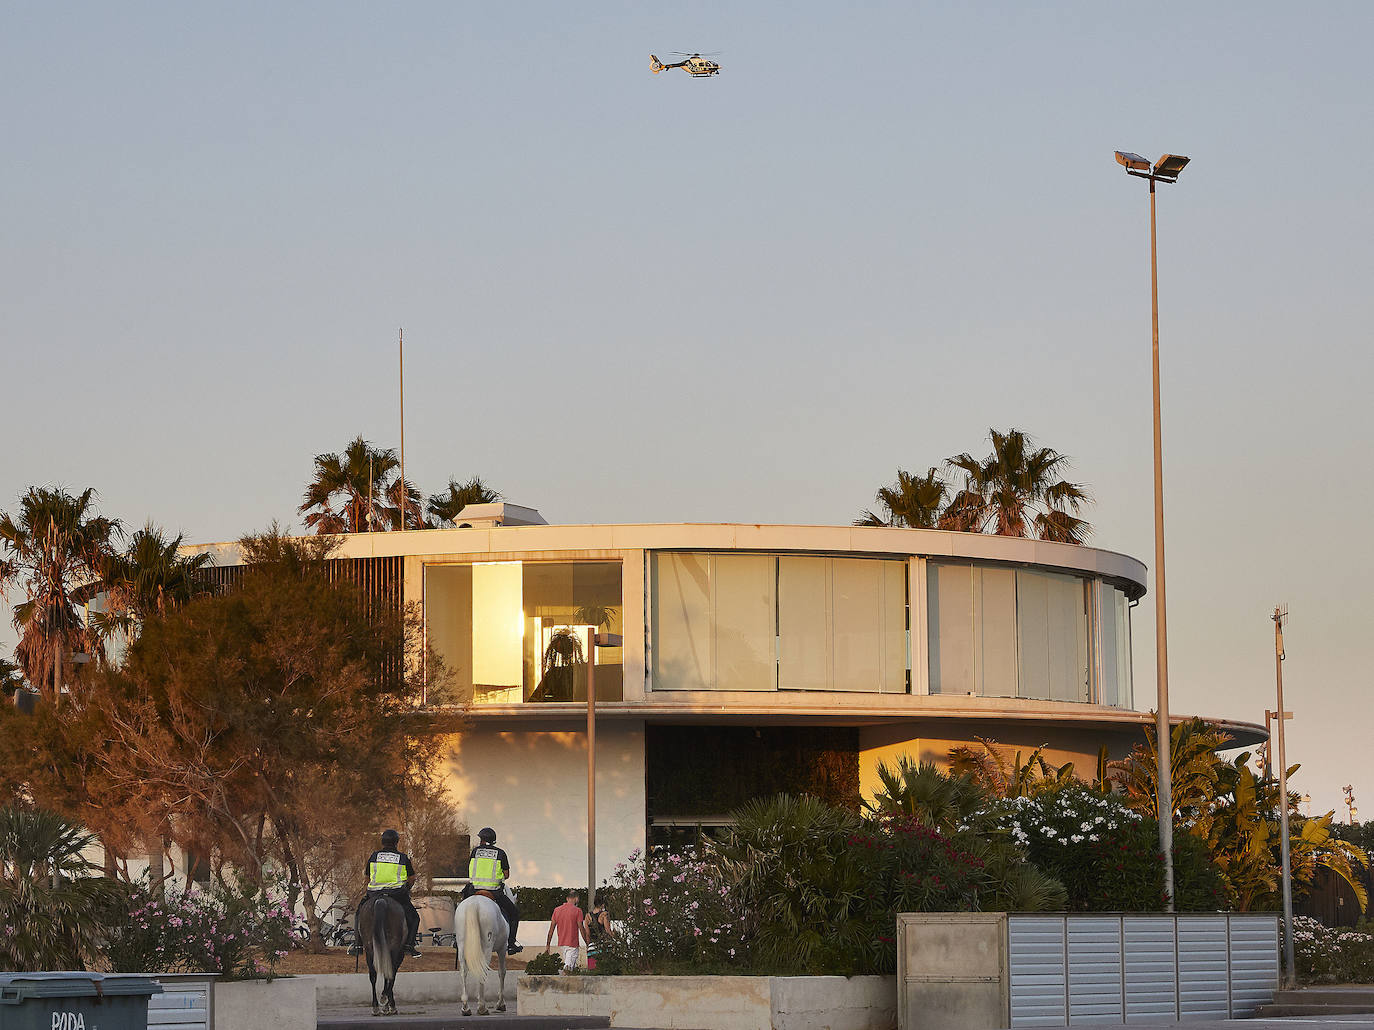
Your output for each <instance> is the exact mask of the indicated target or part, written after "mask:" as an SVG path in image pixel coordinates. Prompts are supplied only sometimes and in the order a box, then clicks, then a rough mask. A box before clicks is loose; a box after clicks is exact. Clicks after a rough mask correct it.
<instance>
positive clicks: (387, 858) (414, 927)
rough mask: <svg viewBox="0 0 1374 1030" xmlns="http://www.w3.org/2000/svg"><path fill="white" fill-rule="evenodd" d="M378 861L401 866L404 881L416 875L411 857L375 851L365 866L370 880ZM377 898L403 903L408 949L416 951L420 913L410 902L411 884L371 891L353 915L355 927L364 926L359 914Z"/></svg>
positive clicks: (403, 854) (394, 852)
mask: <svg viewBox="0 0 1374 1030" xmlns="http://www.w3.org/2000/svg"><path fill="white" fill-rule="evenodd" d="M378 861H381V862H395V863H396V864H397V865H399V866H401V867H402V868H403V869H404V870H405V877H404V880H409V879H410V878H411V877H412V876H414V875H415V867H414V866H412V865H411V864H410V856H409V855H407V854H406V853H405V852H404V851H374V852H372V854H370V855H368V856H367V865H366V866H364V869H365V870H366V871H367V875H368V877H369V879H370V878H371V870H372V863H373V862H378ZM376 897H388V898H394V899H395V900H396V901H399V902H400V903H401V908H403V909H405V913H406V932H407V937H406V948H407V949H409V950H414V948H415V934H416V933H417V932H418V931H419V929H420V913H419V912H417V911H416V910H415V903H414V902H413V901H411V900H410V884H409V883H406V882H402V883H401V885H400V886H398V887H387V888H384V889H382V890H369V891H368V892H367V893H366V894H364V895H363V900H362V901H360V902H358V909H357V911H355V912H354V913H353V925H354V926H361V925H362V924H361V923H360V922H359V921H358V912H360V911H362V907H363V902H365V901H367V899H368V898H376ZM358 943H359V944H360V945H361V944H363V943H364V942H363V941H361V940H360V941H359V942H358Z"/></svg>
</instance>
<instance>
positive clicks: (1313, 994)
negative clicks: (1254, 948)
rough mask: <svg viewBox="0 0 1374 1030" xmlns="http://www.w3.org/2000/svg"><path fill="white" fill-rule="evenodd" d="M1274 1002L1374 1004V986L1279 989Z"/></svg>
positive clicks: (1284, 1003)
mask: <svg viewBox="0 0 1374 1030" xmlns="http://www.w3.org/2000/svg"><path fill="white" fill-rule="evenodd" d="M1274 1003H1275V1004H1281V1005H1327V1004H1330V1005H1374V987H1301V988H1299V989H1297V990H1293V991H1279V992H1278V993H1277V994H1276V995H1274Z"/></svg>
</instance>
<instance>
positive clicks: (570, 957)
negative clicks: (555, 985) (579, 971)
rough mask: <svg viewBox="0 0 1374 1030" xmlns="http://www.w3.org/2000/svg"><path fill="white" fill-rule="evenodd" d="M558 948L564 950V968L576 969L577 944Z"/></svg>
mask: <svg viewBox="0 0 1374 1030" xmlns="http://www.w3.org/2000/svg"><path fill="white" fill-rule="evenodd" d="M558 950H559V951H561V952H563V968H564V969H575V968H576V967H577V945H576V944H574V945H573V946H572V947H570V948H559V949H558Z"/></svg>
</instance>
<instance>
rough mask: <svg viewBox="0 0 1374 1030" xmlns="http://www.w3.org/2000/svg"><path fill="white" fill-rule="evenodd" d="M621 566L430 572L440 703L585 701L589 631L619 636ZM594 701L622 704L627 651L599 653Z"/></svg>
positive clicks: (516, 565) (428, 596)
mask: <svg viewBox="0 0 1374 1030" xmlns="http://www.w3.org/2000/svg"><path fill="white" fill-rule="evenodd" d="M620 583H621V573H620V564H619V563H618V562H518V561H515V562H474V563H472V564H470V565H457V564H455V565H430V566H427V567H426V569H425V636H426V641H427V643H428V646H429V648H430V649H431V651H432V652H433V654H434V656H435V658H436V659H438V661H437V662H436V663H435V666H434V672H435V675H434V677H433V679H432V682H431V689H432V699H442V700H447V701H465V700H468V699H471V700H472V701H473V702H474V703H476V704H510V703H514V702H519V701H522V700H530V701H574V700H582V701H585V700H586V698H587V666H586V656H585V654H584V653H583V652H584V650H585V647H586V634H587V632H588V630H589V629H596V630H598V631H600V632H610V633H619V632H620V631H621V624H622V623H621V617H622V614H623V613H622V609H621V597H620V593H621V587H620ZM595 661H596V671H597V676H596V693H597V697H598V698H602V699H604V700H608V701H615V700H620V699H621V698H622V697H623V696H624V685H623V675H622V649H621V648H597V649H596V656H595Z"/></svg>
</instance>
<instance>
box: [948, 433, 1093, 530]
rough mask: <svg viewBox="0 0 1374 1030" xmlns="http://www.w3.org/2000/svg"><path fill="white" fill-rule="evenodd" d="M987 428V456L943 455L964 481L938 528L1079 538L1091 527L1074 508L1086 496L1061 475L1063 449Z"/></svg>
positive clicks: (1065, 463) (1065, 460) (1065, 461)
mask: <svg viewBox="0 0 1374 1030" xmlns="http://www.w3.org/2000/svg"><path fill="white" fill-rule="evenodd" d="M990 433H991V437H992V453H991V454H989V455H988V456H987V457H986V458H982V459H979V458H975V457H973V456H972V455H971V454H969V453H967V452H965V453H963V454H956V455H954V456H953V457H952V458H947V459H946V460H945V467H946V468H947V469H949V470H950V471H953V472H956V473H962V474H963V486H962V488H961V489H960V490H959V491H958V492H957V493H956V494H955V495H954V497H953V498H951V499H950V502H949V504H948V506H947V507H946V509H945V513H944V516H943V518H942V522H943V523H944V527H942V528H949V529H956V530H961V531H964V532H972V533H982V532H986V531H987V530H989V529H990V530H991V531H992V532H993V533H996V534H997V535H998V536H1018V537H1036V538H1039V539H1041V540H1054V541H1058V542H1060V543H1068V544H1081V543H1083V541H1084V540H1086V539H1087V538H1088V535H1089V534H1090V533H1091V532H1092V527H1091V526H1090V525H1089V524H1088V523H1087V522H1086V521H1084V520H1083V519H1081V518H1079V517H1078V512H1079V511H1080V510H1081V509H1082V507H1083V505H1084V504H1086V503H1087V502H1088V501H1089V497H1088V493H1087V491H1086V490H1085V489H1084V488H1083V486H1082V485H1080V484H1077V483H1070V482H1069V481H1068V480H1065V479H1062V478H1060V477H1061V476H1062V475H1063V472H1064V470H1065V469H1066V468H1067V467H1068V464H1069V459H1068V457H1067V455H1064V454H1061V453H1059V452H1058V451H1056V450H1054V449H1053V448H1050V447H1034V446H1032V442H1031V438H1030V437H1029V436H1027V435H1026V434H1025V433H1024V432H1022V431H1021V430H1019V429H1009V430H1007V431H1006V432H999V431H997V430H996V429H993V430H990Z"/></svg>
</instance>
